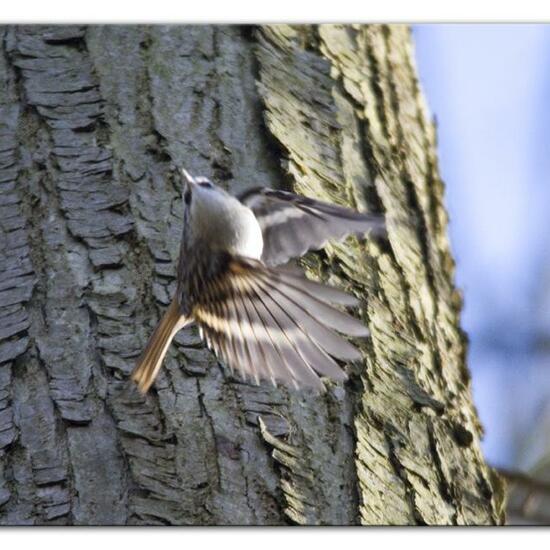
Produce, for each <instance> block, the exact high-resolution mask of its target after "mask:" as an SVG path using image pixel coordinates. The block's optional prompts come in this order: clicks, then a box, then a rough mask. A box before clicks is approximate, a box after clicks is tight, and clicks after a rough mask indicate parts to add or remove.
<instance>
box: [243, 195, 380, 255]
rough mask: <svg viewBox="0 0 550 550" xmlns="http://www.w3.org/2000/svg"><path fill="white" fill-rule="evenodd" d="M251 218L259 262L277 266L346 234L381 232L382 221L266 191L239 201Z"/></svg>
mask: <svg viewBox="0 0 550 550" xmlns="http://www.w3.org/2000/svg"><path fill="white" fill-rule="evenodd" d="M239 199H240V201H241V202H242V203H243V204H245V205H246V206H248V207H249V208H250V209H251V210H252V211H253V212H254V214H255V216H256V218H257V220H258V222H259V224H260V227H261V228H262V234H263V239H264V250H263V255H262V260H263V261H264V262H265V263H266V264H267V265H280V264H283V263H285V262H287V261H288V260H289V259H291V258H297V257H300V256H302V255H303V254H305V253H306V252H307V251H308V250H319V249H321V248H323V247H324V246H325V245H326V244H327V242H328V241H329V240H340V239H343V238H344V237H346V236H347V235H350V234H360V233H366V232H367V231H374V232H375V234H383V233H384V232H385V224H384V219H383V217H382V216H380V215H376V214H364V213H361V212H356V211H355V210H351V209H349V208H344V207H341V206H336V205H334V204H329V203H326V202H321V201H316V200H313V199H310V198H307V197H302V196H299V195H295V194H293V193H288V192H286V191H276V190H273V189H266V188H260V187H259V188H255V189H251V190H250V191H247V192H246V193H244V194H243V195H241V196H240V197H239Z"/></svg>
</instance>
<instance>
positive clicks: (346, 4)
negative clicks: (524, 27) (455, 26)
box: [0, 0, 550, 23]
mask: <svg viewBox="0 0 550 550" xmlns="http://www.w3.org/2000/svg"><path fill="white" fill-rule="evenodd" d="M2 4H3V5H2V10H1V11H0V21H1V22H4V23H18V22H28V23H41V22H53V23H67V22H87V23H145V22H150V23H189V22H196V23H222V22H224V23H258V22H281V21H285V22H328V21H332V22H352V21H353V22H377V21H392V22H439V21H464V22H466V21H469V22H476V21H495V22H504V21H506V22H513V21H526V22H528V21H549V22H550V3H549V2H544V0H521V2H506V1H505V0H501V1H500V2H497V1H495V0H462V1H455V2H450V1H445V2H442V1H441V0H439V1H436V0H414V1H411V0H408V1H407V0H378V1H368V0H332V1H331V2H324V3H322V2H321V1H320V0H315V1H314V2H313V1H310V2H307V1H305V0H302V1H301V2H300V1H297V0H264V1H258V0H255V1H252V0H201V1H200V2H185V1H178V0H154V1H153V2H145V1H143V0H142V1H139V0H133V1H120V0H119V1H116V0H115V1H113V0H91V1H87V2H80V1H75V0H26V1H19V2H10V1H8V0H4V2H2Z"/></svg>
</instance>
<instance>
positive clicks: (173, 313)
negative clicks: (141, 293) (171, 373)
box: [131, 298, 190, 393]
mask: <svg viewBox="0 0 550 550" xmlns="http://www.w3.org/2000/svg"><path fill="white" fill-rule="evenodd" d="M189 321H190V319H189V318H186V317H184V316H183V315H182V314H181V312H180V310H179V305H178V303H177V300H176V299H175V298H174V299H173V300H172V302H171V303H170V305H169V306H168V309H167V310H166V312H165V313H164V315H163V316H162V319H161V320H160V321H159V324H158V325H157V327H156V328H155V330H154V332H153V334H152V335H151V337H150V338H149V341H148V342H147V346H145V349H144V350H143V353H142V354H141V356H140V358H139V361H138V364H137V365H136V367H135V369H134V370H133V372H132V375H131V378H132V380H134V382H136V383H137V385H138V389H139V391H140V392H142V393H146V392H147V390H148V389H149V388H150V387H151V384H152V383H153V382H154V381H155V378H156V377H157V374H158V371H159V369H160V367H161V365H162V361H163V359H164V356H165V355H166V352H167V350H168V346H169V345H170V343H171V342H172V339H173V338H174V336H175V335H176V333H177V332H178V331H179V330H180V329H182V328H183V327H184V326H185V325H186V324H187V323H189Z"/></svg>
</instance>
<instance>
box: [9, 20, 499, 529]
mask: <svg viewBox="0 0 550 550" xmlns="http://www.w3.org/2000/svg"><path fill="white" fill-rule="evenodd" d="M0 32H1V37H2V40H1V47H2V53H1V55H0V79H1V82H0V258H1V264H0V306H1V310H0V523H1V524H12V525H20V524H51V523H54V524H80V525H82V524H84V525H95V524H176V525H184V524H194V525H195V524H201V525H208V524H287V523H299V524H332V525H340V524H344V525H347V524H424V523H428V524H494V523H501V522H502V521H503V515H502V500H503V498H502V494H503V493H502V485H501V482H500V480H499V479H498V477H496V476H495V475H494V474H493V472H492V470H491V469H490V468H489V467H488V466H487V465H486V464H485V463H484V460H483V457H482V454H481V452H480V446H479V438H480V433H481V428H480V425H479V422H478V419H477V416H476V412H475V409H474V407H473V405H472V399H471V391H470V379H469V374H468V371H467V367H466V362H465V357H466V340H465V336H464V334H463V333H462V332H461V330H460V326H459V315H460V308H461V298H460V295H459V293H458V291H457V290H456V289H455V287H454V285H453V271H454V264H453V260H452V257H451V254H450V250H449V243H448V240H447V235H446V225H447V217H446V213H445V209H444V205H443V185H442V183H441V180H440V179H439V175H438V171H437V160H436V154H435V132H434V128H433V125H432V124H431V123H430V122H429V121H428V119H427V116H426V112H425V108H424V102H423V98H422V95H421V92H420V90H419V87H418V81H417V78H416V73H415V68H414V61H413V55H412V51H411V40H410V35H409V31H408V29H407V28H406V27H402V26H378V25H372V26H371V25H369V26H358V25H353V26H342V25H321V26H300V27H289V26H274V27H270V28H252V27H238V26H226V27H222V26H172V27H161V26H93V27H77V26H52V27H41V26H28V27H4V28H3V29H2V30H1V31H0ZM175 166H185V167H186V168H187V169H188V170H190V171H191V172H192V173H196V174H202V175H206V176H209V177H212V178H213V179H214V180H215V181H217V182H219V183H221V184H223V185H226V186H227V187H228V188H229V189H230V190H231V191H233V192H238V191H242V190H244V189H246V188H247V187H251V186H257V185H265V186H270V187H284V186H291V187H293V188H294V189H295V190H297V191H298V192H301V193H304V194H307V195H311V196H314V197H317V198H321V199H326V200H330V201H334V202H337V203H341V204H349V205H351V206H353V207H356V208H359V209H370V210H374V211H381V212H384V213H385V214H386V217H387V220H388V240H387V241H384V242H375V241H373V240H372V239H367V240H357V239H350V240H348V241H347V242H346V243H344V244H335V245H332V246H330V247H329V248H328V249H327V250H326V251H325V252H324V253H317V254H311V255H309V256H308V257H307V258H306V259H305V261H304V265H305V266H306V268H307V271H308V273H309V275H310V276H314V277H318V278H320V279H323V280H328V281H330V282H331V284H336V285H339V286H341V287H343V288H346V289H348V290H350V291H353V292H354V293H356V294H358V295H360V296H362V297H363V308H362V310H361V316H362V318H363V320H364V321H365V323H366V324H367V325H368V326H369V328H370V330H371V332H372V338H371V339H369V340H366V341H363V342H359V343H358V344H359V345H360V347H361V349H362V352H363V354H364V362H363V364H361V365H356V366H353V367H352V366H349V367H347V368H348V370H349V371H350V372H351V379H350V381H349V382H348V383H346V384H344V385H342V384H329V385H328V392H327V393H326V395H323V396H311V395H309V394H308V393H307V392H294V391H286V390H284V389H272V388H271V387H263V386H262V387H256V386H251V385H248V384H245V383H243V382H241V381H240V380H237V379H234V378H232V377H231V376H230V374H229V371H228V370H226V369H225V368H224V367H223V365H221V364H219V363H217V362H216V360H215V358H214V357H213V356H212V355H211V354H210V353H209V352H208V351H207V350H206V349H205V348H204V347H203V346H202V344H201V343H200V340H199V337H198V333H197V330H196V328H195V327H190V328H188V329H184V330H183V331H182V332H181V333H180V334H179V336H178V337H177V342H176V345H175V346H172V348H171V350H170V352H169V354H168V356H167V359H166V361H165V367H164V369H163V370H162V372H161V374H160V376H159V378H158V379H157V382H156V385H155V387H154V389H153V390H152V391H151V392H150V393H149V394H148V395H147V396H146V397H145V398H142V397H141V396H139V394H138V393H137V392H136V391H135V389H134V388H133V387H132V386H131V385H129V383H128V374H129V372H130V371H131V369H132V368H133V366H134V364H135V361H136V359H137V356H138V355H139V353H140V351H141V349H142V347H143V345H144V343H145V342H146V339H147V337H148V336H149V334H150V332H151V331H152V329H153V327H154V325H155V323H156V321H157V320H158V318H159V316H160V314H161V312H162V311H163V310H164V308H165V307H166V306H167V304H168V303H169V300H170V298H171V296H172V293H173V292H174V288H175V265H176V259H177V253H178V244H179V238H180V233H181V223H182V203H181V190H180V189H179V188H178V187H177V185H176V184H175V178H174V177H173V170H174V167H175Z"/></svg>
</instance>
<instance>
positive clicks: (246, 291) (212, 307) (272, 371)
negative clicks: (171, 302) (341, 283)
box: [192, 257, 368, 390]
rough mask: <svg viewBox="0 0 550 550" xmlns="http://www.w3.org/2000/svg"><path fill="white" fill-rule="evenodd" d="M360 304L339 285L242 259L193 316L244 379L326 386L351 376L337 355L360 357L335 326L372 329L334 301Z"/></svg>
mask: <svg viewBox="0 0 550 550" xmlns="http://www.w3.org/2000/svg"><path fill="white" fill-rule="evenodd" d="M356 303H357V301H356V300H355V299H354V298H353V297H351V296H349V295H348V294H345V293H344V292H341V291H339V290H337V289H335V288H330V287H326V286H324V285H321V284H319V283H314V282H312V281H309V280H308V279H306V278H305V277H303V276H299V275H296V274H293V273H289V272H287V271H284V270H281V269H277V268H269V267H267V266H265V265H264V264H263V263H262V262H259V261H255V260H250V259H247V258H237V257H235V258H233V259H232V260H231V261H230V262H229V263H228V266H227V271H226V272H225V273H223V274H220V276H219V277H217V278H215V279H214V280H213V281H212V282H211V283H210V284H209V285H207V288H205V291H204V292H203V293H202V296H201V297H200V299H199V300H198V302H197V303H196V304H195V306H194V308H193V310H192V316H193V317H194V319H195V320H196V322H197V324H198V325H199V327H200V328H201V329H202V332H203V334H204V336H205V339H206V341H207V343H208V345H209V347H210V348H212V349H213V350H214V351H215V352H216V353H217V355H218V356H219V357H220V359H222V360H223V361H224V362H225V363H227V365H228V366H229V368H230V369H231V370H232V371H237V372H238V373H240V374H241V375H242V376H243V377H244V378H246V379H248V380H251V381H253V382H255V383H259V382H260V381H261V380H269V381H271V382H272V383H273V384H274V385H276V384H277V383H279V382H280V383H283V384H285V385H288V386H294V387H296V388H303V387H307V388H312V389H315V390H322V389H323V384H322V383H321V381H320V379H319V376H327V377H330V378H332V379H334V380H345V379H346V374H345V372H344V371H343V370H342V369H341V368H340V366H339V365H338V364H337V363H336V362H335V361H334V359H333V358H337V359H345V360H357V359H360V357H361V355H360V354H359V352H358V351H357V350H356V349H355V347H353V346H352V345H351V344H350V343H349V342H348V341H347V340H346V339H344V338H343V337H342V336H340V335H339V334H337V332H336V330H337V331H340V332H345V333H346V334H349V335H356V336H366V335H367V334H368V330H367V329H366V328H365V327H364V326H363V325H362V324H361V323H360V322H359V321H358V320H356V319H354V318H353V317H351V316H350V315H348V314H347V313H344V312H343V311H341V310H340V309H337V308H336V307H335V306H334V305H332V304H338V305H355V304H356Z"/></svg>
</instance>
